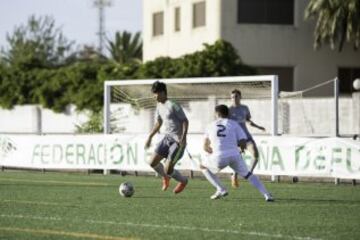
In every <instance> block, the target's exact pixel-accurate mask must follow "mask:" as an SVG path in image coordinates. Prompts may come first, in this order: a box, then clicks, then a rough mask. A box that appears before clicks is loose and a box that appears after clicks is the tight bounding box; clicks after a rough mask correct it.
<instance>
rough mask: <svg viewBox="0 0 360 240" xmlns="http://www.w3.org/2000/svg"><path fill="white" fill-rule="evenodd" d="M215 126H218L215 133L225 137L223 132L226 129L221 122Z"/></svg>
mask: <svg viewBox="0 0 360 240" xmlns="http://www.w3.org/2000/svg"><path fill="white" fill-rule="evenodd" d="M216 126H217V127H218V130H217V133H216V135H217V136H218V137H226V134H224V132H225V130H226V127H225V126H224V125H222V124H218V125H216Z"/></svg>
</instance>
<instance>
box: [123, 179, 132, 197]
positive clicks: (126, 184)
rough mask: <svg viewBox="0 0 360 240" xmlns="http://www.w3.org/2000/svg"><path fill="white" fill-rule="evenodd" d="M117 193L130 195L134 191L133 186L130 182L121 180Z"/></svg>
mask: <svg viewBox="0 0 360 240" xmlns="http://www.w3.org/2000/svg"><path fill="white" fill-rule="evenodd" d="M119 193H120V195H121V196H123V197H131V196H132V195H134V193H135V188H134V186H133V185H132V183H131V182H123V183H122V184H120V186H119Z"/></svg>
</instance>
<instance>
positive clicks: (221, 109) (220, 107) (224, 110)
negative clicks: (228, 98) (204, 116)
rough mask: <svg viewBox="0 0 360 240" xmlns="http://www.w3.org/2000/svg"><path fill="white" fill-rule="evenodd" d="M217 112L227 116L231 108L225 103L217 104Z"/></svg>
mask: <svg viewBox="0 0 360 240" xmlns="http://www.w3.org/2000/svg"><path fill="white" fill-rule="evenodd" d="M215 112H217V113H219V114H220V116H221V117H224V118H227V117H228V116H229V108H228V107H227V106H226V105H224V104H221V105H217V106H216V107H215Z"/></svg>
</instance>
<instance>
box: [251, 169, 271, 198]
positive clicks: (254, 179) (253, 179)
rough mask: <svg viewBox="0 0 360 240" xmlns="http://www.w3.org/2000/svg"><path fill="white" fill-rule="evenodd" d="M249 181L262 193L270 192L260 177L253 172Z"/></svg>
mask: <svg viewBox="0 0 360 240" xmlns="http://www.w3.org/2000/svg"><path fill="white" fill-rule="evenodd" d="M248 181H249V182H250V183H251V184H252V185H253V186H254V187H256V188H257V190H259V191H260V192H261V193H262V195H264V194H268V193H269V192H268V191H267V190H266V188H265V186H264V185H263V184H262V182H261V181H260V180H259V178H258V177H257V176H255V175H253V174H251V176H250V177H249V178H248Z"/></svg>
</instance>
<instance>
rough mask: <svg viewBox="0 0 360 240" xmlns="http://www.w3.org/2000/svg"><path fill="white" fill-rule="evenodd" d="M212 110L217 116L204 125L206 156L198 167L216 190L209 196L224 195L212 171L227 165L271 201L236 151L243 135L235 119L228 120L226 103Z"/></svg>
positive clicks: (244, 135)
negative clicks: (207, 124)
mask: <svg viewBox="0 0 360 240" xmlns="http://www.w3.org/2000/svg"><path fill="white" fill-rule="evenodd" d="M215 112H216V117H217V119H216V120H215V121H214V122H212V123H211V124H210V125H209V126H208V128H207V131H206V134H205V139H204V146H203V147H204V150H205V152H207V153H208V154H209V156H208V159H207V161H206V162H205V163H203V164H201V166H200V168H201V171H202V173H203V174H204V176H205V177H206V179H207V180H208V181H209V182H210V183H211V184H212V185H213V186H214V187H215V188H216V192H215V193H214V194H213V195H212V196H211V197H210V198H211V199H219V198H222V197H225V196H227V195H228V192H227V190H226V188H225V187H224V186H223V185H222V183H221V182H220V180H219V178H218V177H217V176H216V175H215V174H216V173H217V172H219V171H220V170H221V169H223V168H225V167H227V166H229V167H230V168H232V169H233V170H234V171H235V172H236V173H238V174H240V176H242V177H243V178H245V179H247V180H248V181H249V182H250V183H251V184H252V185H253V186H254V187H256V188H257V189H258V190H259V191H260V192H261V194H262V195H263V196H264V198H265V200H266V201H273V198H272V196H271V194H270V193H269V192H268V191H267V190H266V188H265V187H264V185H263V184H262V183H261V181H260V180H259V179H258V178H257V177H256V176H255V175H253V174H252V172H251V171H249V170H248V168H247V166H246V164H245V162H244V160H243V159H242V157H241V154H240V153H239V150H238V146H239V145H240V146H241V145H244V144H246V140H247V137H246V134H245V133H244V131H243V130H242V129H241V127H240V126H239V124H238V123H237V122H235V121H233V120H231V119H229V109H228V107H227V106H225V105H218V106H216V108H215Z"/></svg>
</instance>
